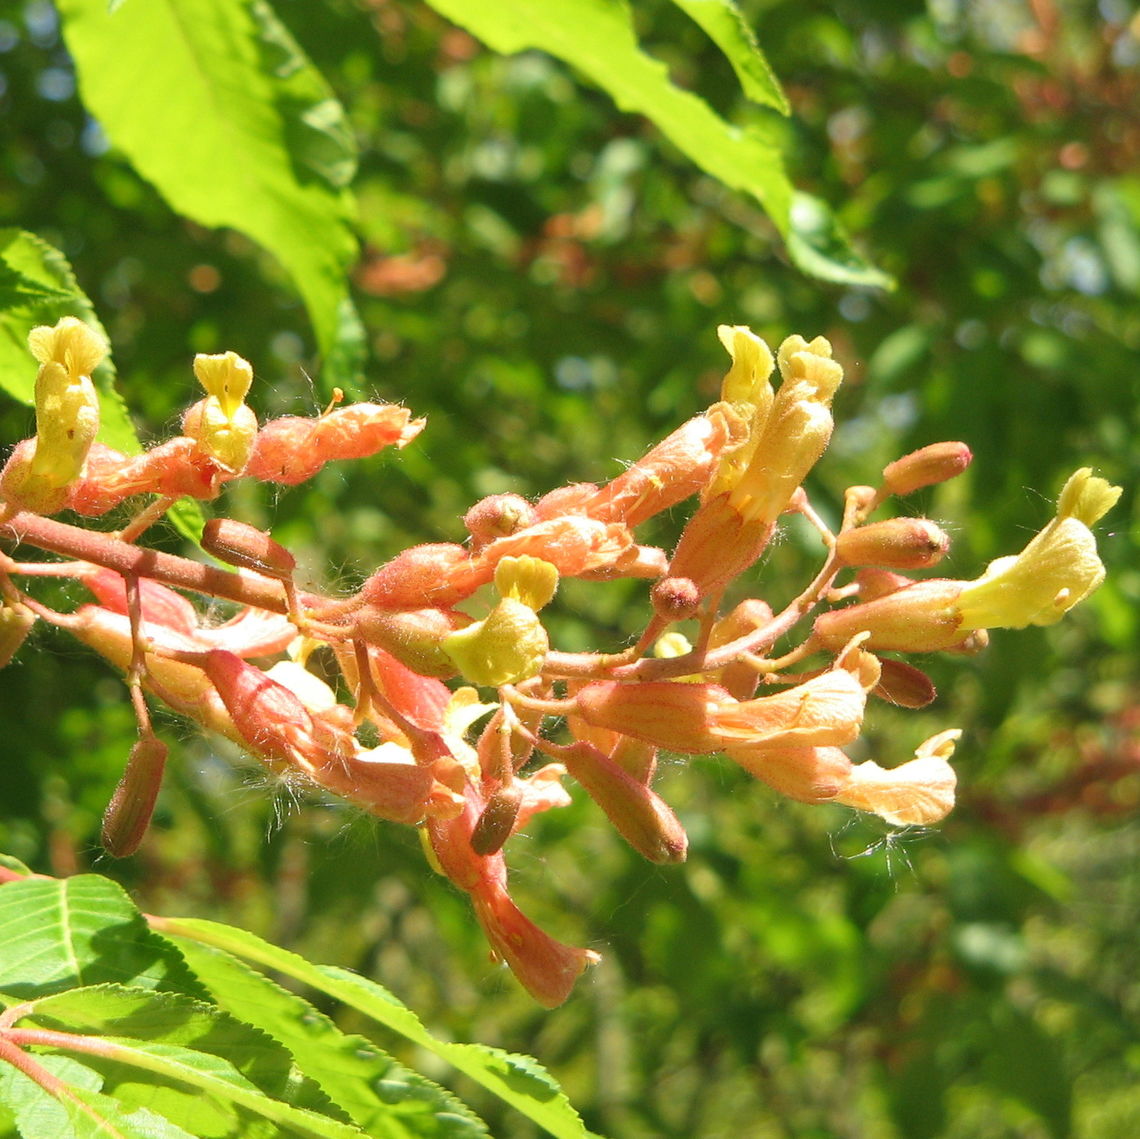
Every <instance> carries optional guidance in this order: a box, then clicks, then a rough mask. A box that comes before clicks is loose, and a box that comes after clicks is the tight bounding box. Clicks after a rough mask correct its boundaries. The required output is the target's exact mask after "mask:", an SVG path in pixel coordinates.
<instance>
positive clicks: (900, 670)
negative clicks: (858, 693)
mask: <svg viewBox="0 0 1140 1139" xmlns="http://www.w3.org/2000/svg"><path fill="white" fill-rule="evenodd" d="M879 664H880V666H881V668H882V672H881V673H880V675H879V683H878V684H877V685H876V686H875V687H874V689H872V691H871V695H872V696H877V697H878V698H879V699H880V700H886V701H887V702H888V703H890V704H897V705H898V706H899V707H900V708H925V707H926V706H927V704H930V703H932V702H933V700H934V698H935V696H937V695H938V693H937V691H936V690H935V687H934V682H933V681H932V680H931V679H930V677H929V676H927V675H926V673H925V672H923V671H922V670H921V669H919V668H915V667H914V665H912V664H907V663H906V662H905V661H901V660H891V659H890V658H886V659H883V660H881V661H880V662H879Z"/></svg>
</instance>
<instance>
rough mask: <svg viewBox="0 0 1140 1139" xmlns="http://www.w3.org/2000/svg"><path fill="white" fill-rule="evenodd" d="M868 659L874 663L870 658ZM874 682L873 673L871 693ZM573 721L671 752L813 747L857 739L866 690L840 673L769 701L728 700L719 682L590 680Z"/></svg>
mask: <svg viewBox="0 0 1140 1139" xmlns="http://www.w3.org/2000/svg"><path fill="white" fill-rule="evenodd" d="M871 659H873V658H871ZM877 681H878V671H877V669H875V670H874V679H873V680H872V681H871V682H870V685H871V687H873V686H874V684H875V683H877ZM574 699H575V711H576V714H577V715H578V716H580V717H581V718H582V719H583V720H585V721H586V723H587V724H591V725H593V726H594V727H598V728H607V729H609V730H611V731H615V732H619V733H621V734H622V735H626V736H632V737H633V738H634V739H639V740H643V741H645V742H646V743H650V744H654V745H656V746H657V747H663V748H668V749H669V750H670V751H679V752H686V753H689V754H694V755H700V754H707V753H709V752H714V751H721V750H722V749H728V748H731V747H736V746H744V747H752V748H757V747H762V746H768V747H775V748H789V747H817V746H823V745H839V744H845V743H850V742H851V741H852V740H854V739H855V738H856V737H857V736H858V734H859V726H860V724H861V723H862V719H863V709H864V706H865V704H866V689H865V684H864V682H863V681H861V680H860V679H859V678H858V677H857V676H856V675H854V673H852V672H849V671H848V670H847V669H846V668H836V669H831V670H829V671H828V672H825V673H822V674H821V675H819V676H817V677H814V678H813V679H811V680H808V681H805V682H804V683H803V684H798V685H796V686H795V687H793V688H788V689H785V690H784V691H783V692H777V693H774V694H772V695H770V696H759V697H757V698H755V699H753V700H743V701H738V700H734V699H733V698H732V696H731V695H730V694H729V692H728V691H727V690H726V689H724V688H722V687H720V685H718V684H709V683H704V682H699V683H694V684H686V683H678V682H675V681H668V680H662V681H648V682H644V683H640V684H637V683H634V684H623V683H621V682H620V681H607V680H601V681H596V682H594V683H592V684H587V685H586V686H585V687H583V688H582V689H581V691H579V692H578V694H577V695H576V696H575V698H574Z"/></svg>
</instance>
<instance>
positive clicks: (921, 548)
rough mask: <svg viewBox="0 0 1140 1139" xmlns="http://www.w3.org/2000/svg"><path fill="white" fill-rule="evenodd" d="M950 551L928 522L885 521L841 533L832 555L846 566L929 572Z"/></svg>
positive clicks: (943, 534)
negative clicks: (883, 567) (925, 570)
mask: <svg viewBox="0 0 1140 1139" xmlns="http://www.w3.org/2000/svg"><path fill="white" fill-rule="evenodd" d="M949 549H950V538H949V536H948V535H947V534H946V532H945V531H944V530H942V529H940V528H939V527H938V526H935V525H934V523H933V522H931V521H930V519H928V518H888V519H887V520H886V521H884V522H870V523H868V524H867V525H865V526H856V527H855V528H854V529H852V530H844V531H843V532H842V533H841V534H840V535H839V537H838V538H837V539H836V543H835V552H836V555H837V556H838V557H839V559H840V560H841V561H842V562H843V563H844V564H845V565H849V566H885V567H887V568H890V569H928V568H929V567H930V566H934V565H937V564H938V563H939V562H940V561H941V560H942V558H943V557H944V556H945V554H946V551H947V550H949Z"/></svg>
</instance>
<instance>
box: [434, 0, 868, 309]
mask: <svg viewBox="0 0 1140 1139" xmlns="http://www.w3.org/2000/svg"><path fill="white" fill-rule="evenodd" d="M707 2H710V3H711V2H714V0H707ZM430 3H431V5H432V7H433V8H436V9H437V10H438V11H440V12H442V13H443V14H444V15H445V16H446V17H447V18H448V19H449V20H453V21H454V22H455V23H457V24H459V25H460V26H461V27H464V28H466V29H467V30H468V31H469V32H471V33H472V35H475V36H478V37H479V39H481V40H483V41H484V43H486V44H488V45H490V46H491V47H492V48H494V49H495V50H496V51H501V52H518V51H525V50H527V49H530V48H538V49H539V50H541V51H546V52H549V53H550V54H551V55H553V56H557V57H558V58H559V59H562V60H564V61H565V62H566V63H568V64H570V65H571V66H572V67H575V68H576V69H577V70H578V71H580V72H581V73H582V74H583V75H585V76H586V78H587V79H589V80H590V81H591V82H592V83H594V84H596V85H597V86H598V87H600V88H602V90H604V91H606V92H608V94H609V95H610V97H611V98H612V99H613V100H614V102H615V103H616V104H617V105H618V107H619V108H620V109H621V110H623V111H633V112H636V113H638V114H641V115H644V116H645V117H646V118H647V119H649V120H650V122H652V123H653V124H654V126H656V127H657V129H658V130H660V131H661V133H662V134H663V135H664V136H665V137H666V138H667V139H669V141H670V142H671V143H673V145H674V146H676V147H677V149H678V150H680V151H681V152H682V153H683V154H684V155H685V156H686V157H687V158H689V159H690V160H691V161H692V162H694V163H695V164H696V165H697V166H698V167H699V168H700V169H702V170H704V171H705V172H706V173H707V174H711V175H712V176H713V177H714V178H717V179H718V180H719V181H721V182H723V183H724V184H725V185H726V186H729V187H731V188H732V189H734V190H739V191H742V192H743V193H746V194H750V195H751V196H752V197H753V198H755V199H756V200H757V201H758V202H759V203H760V205H761V206H763V208H764V209H765V211H766V212H767V213H768V215H769V217H771V219H772V221H773V222H774V223H775V225H776V228H777V229H778V230H779V231H780V233H781V235H782V236H783V237H784V239H785V241H786V242H787V245H788V253H789V255H790V256H791V258H792V260H793V261H794V262H795V263H796V265H797V266H798V267H799V268H800V269H802V270H803V271H804V272H805V273H810V274H811V275H812V276H816V277H822V278H823V279H824V280H827V281H836V282H839V283H843V284H851V285H874V286H876V287H879V288H886V287H889V286H890V283H891V281H890V278H889V277H888V276H887V275H886V274H884V273H882V272H880V271H879V270H877V269H874V268H873V267H872V266H870V265H868V264H867V263H866V262H865V261H864V260H863V259H862V258H861V257H859V255H858V254H856V253H855V252H854V250H852V249H851V248H850V246H849V245H847V244H846V238H845V235H844V233H843V231H842V228H841V227H840V226H839V224H838V222H837V221H836V220H835V218H834V216H833V215H832V213H831V211H830V210H829V209H828V207H827V206H826V205H824V203H822V202H820V201H818V200H817V199H815V198H808V197H807V196H806V195H796V194H795V192H794V191H793V188H792V184H791V182H790V181H789V180H788V175H787V172H786V171H785V169H784V159H783V153H782V143H783V129H782V127H781V126H780V124H779V123H778V121H777V120H775V119H774V118H773V117H772V116H770V115H765V116H764V117H762V118H758V119H757V120H756V121H755V122H752V123H750V124H749V125H748V127H747V128H741V127H738V126H735V125H734V124H732V123H729V122H727V121H726V120H724V119H723V118H721V117H720V115H718V114H717V113H716V112H715V111H714V110H713V109H712V108H711V107H710V106H709V105H708V104H707V103H706V102H705V101H704V100H703V99H701V98H700V97H699V96H697V95H694V94H693V93H692V92H690V91H683V90H682V89H681V88H679V87H677V86H676V85H675V84H673V83H672V82H671V81H670V79H669V75H668V71H667V69H666V67H665V65H664V64H663V63H661V62H660V61H658V60H656V59H653V58H652V57H651V56H649V55H647V54H646V53H645V52H643V51H642V50H641V48H640V46H639V45H638V42H637V36H636V34H635V32H634V28H633V23H632V20H631V18H630V11H629V6H628V5H627V4H626V3H624V2H619V0H559V3H557V4H535V3H534V2H533V0H430ZM727 4H728V0H725V3H724V4H721V5H720V6H721V7H726V5H727ZM684 6H685V8H686V11H689V14H690V15H691V16H693V18H694V19H697V21H698V23H701V26H702V27H705V24H706V21H707V23H708V24H709V25H714V26H715V27H716V28H717V29H718V32H717V35H716V36H714V37H713V38H714V39H716V41H717V43H718V45H719V46H720V47H721V48H722V50H724V51H725V52H726V54H728V53H729V52H731V54H729V58H730V59H731V60H732V62H733V66H734V67H737V68H738V73H739V67H740V66H743V55H742V52H743V51H744V48H743V47H742V46H740V45H739V44H737V42H736V39H735V38H730V33H729V30H728V27H727V23H726V20H727V18H728V15H729V13H728V12H727V11H726V12H722V13H718V14H715V15H714V14H712V13H711V11H710V14H709V15H707V16H706V15H703V11H704V9H703V7H702V6H701V3H700V0H689V3H688V4H687V5H684ZM690 8H691V9H693V10H692V11H690ZM694 12H701V13H702V15H701V16H700V17H699V18H698V16H697V15H695V14H694ZM714 22H715V24H714ZM708 30H709V29H708V28H707V27H706V31H708ZM746 31H747V29H743V32H746ZM710 34H712V33H711V32H710ZM741 34H742V33H741ZM718 37H719V38H718ZM726 44H727V45H729V46H726ZM758 50H759V49H757V51H756V53H755V58H753V60H752V62H751V63H750V64H749V68H750V70H749V75H750V79H749V80H748V84H747V88H746V89H747V90H748V91H749V93H750V94H752V93H753V92H755V91H756V90H757V84H758V83H759V79H758V74H759V67H758V64H757V63H756V58H759V59H762V58H763V57H762V56H759V55H758ZM765 66H766V64H765ZM777 90H778V88H777ZM753 97H755V94H753Z"/></svg>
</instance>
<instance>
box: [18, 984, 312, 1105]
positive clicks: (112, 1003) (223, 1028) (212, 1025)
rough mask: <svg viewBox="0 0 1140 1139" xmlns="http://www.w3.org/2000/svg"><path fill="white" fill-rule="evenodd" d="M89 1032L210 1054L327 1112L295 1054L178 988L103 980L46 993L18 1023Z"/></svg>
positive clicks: (266, 1087) (286, 1096) (280, 1095)
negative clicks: (176, 990) (300, 1075)
mask: <svg viewBox="0 0 1140 1139" xmlns="http://www.w3.org/2000/svg"><path fill="white" fill-rule="evenodd" d="M27 1020H31V1021H32V1022H33V1023H34V1024H35V1025H37V1026H39V1027H44V1028H53V1029H55V1030H57V1031H61V1032H73V1033H82V1034H84V1035H87V1036H116V1037H120V1038H124V1037H125V1038H132V1039H135V1040H149V1041H155V1042H159V1043H163V1044H171V1045H178V1046H179V1047H184V1048H191V1049H193V1050H194V1051H198V1052H207V1053H209V1054H211V1055H212V1056H216V1057H217V1058H218V1059H220V1060H224V1061H226V1062H227V1063H228V1064H230V1065H232V1066H233V1067H234V1069H236V1070H237V1071H238V1072H239V1073H240V1074H241V1076H242V1078H243V1079H245V1080H247V1081H248V1082H249V1083H250V1085H251V1086H254V1087H257V1088H259V1089H260V1090H261V1091H263V1092H265V1093H266V1094H267V1095H271V1096H273V1097H275V1098H277V1099H282V1100H285V1101H287V1102H289V1103H291V1104H294V1105H298V1106H302V1107H315V1108H317V1109H318V1110H324V1109H326V1108H327V1107H328V1102H327V1098H326V1097H325V1096H324V1095H323V1094H321V1093H320V1092H318V1091H317V1090H316V1088H315V1087H314V1086H313V1085H312V1084H311V1082H309V1081H305V1080H303V1079H298V1073H297V1069H296V1066H295V1065H294V1062H293V1057H292V1055H291V1054H290V1052H289V1051H288V1049H287V1048H285V1047H284V1046H283V1045H282V1044H281V1043H280V1042H279V1041H277V1040H275V1039H274V1038H273V1037H271V1036H270V1035H268V1034H267V1033H265V1032H263V1031H262V1030H261V1028H260V1026H254V1025H251V1024H248V1023H243V1022H242V1021H241V1020H240V1019H238V1018H236V1017H234V1016H231V1015H230V1014H229V1013H228V1012H226V1011H224V1010H222V1009H219V1008H217V1007H215V1006H214V1005H212V1004H207V1003H205V1002H204V1001H200V1000H195V999H194V998H192V997H188V996H186V995H185V994H183V993H170V992H154V991H152V990H150V989H141V988H136V987H128V986H123V985H114V984H105V985H95V986H89V987H87V988H80V989H68V990H67V991H66V992H62V993H56V994H55V995H53V996H48V997H43V998H41V999H39V1000H37V1001H35V1002H33V1003H32V1005H31V1006H30V1008H29V1010H28V1012H27V1013H25V1014H24V1015H23V1016H21V1018H20V1020H19V1022H18V1023H19V1024H21V1025H24V1023H25V1021H27Z"/></svg>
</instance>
